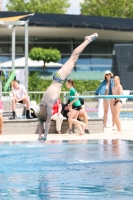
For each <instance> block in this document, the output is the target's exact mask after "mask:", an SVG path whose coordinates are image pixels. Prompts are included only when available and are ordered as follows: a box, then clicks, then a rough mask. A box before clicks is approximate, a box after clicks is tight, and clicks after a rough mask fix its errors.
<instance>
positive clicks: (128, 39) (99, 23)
mask: <svg viewBox="0 0 133 200" xmlns="http://www.w3.org/2000/svg"><path fill="white" fill-rule="evenodd" d="M22 14H25V13H22V12H21V13H20V12H0V18H2V17H10V16H15V15H16V16H17V15H22ZM132 22H133V20H132V19H120V18H109V17H94V16H82V15H65V14H64V15H62V14H39V13H36V14H35V15H34V16H33V17H31V18H30V19H29V51H30V50H31V49H32V48H33V47H42V48H50V47H52V48H57V49H58V50H60V52H61V59H60V60H59V63H62V64H64V63H65V62H66V61H67V60H68V58H69V57H70V55H71V53H72V51H73V50H74V48H76V47H77V46H78V45H79V44H80V43H81V42H82V41H83V40H84V37H85V36H86V35H90V34H92V33H94V32H97V33H98V35H99V37H98V39H97V40H96V41H94V42H92V43H91V44H90V45H88V46H87V47H86V49H85V50H84V51H83V53H82V54H81V55H80V57H79V59H78V61H77V63H76V64H75V68H74V70H75V72H77V74H78V72H79V73H82V72H86V73H89V72H93V73H94V74H96V73H98V72H101V73H103V72H104V71H105V70H112V63H113V59H112V58H113V54H114V46H115V45H116V44H132V42H133V23H132ZM0 28H1V31H0V62H1V63H2V62H5V61H8V60H11V58H12V57H11V54H12V48H11V47H12V30H11V29H9V28H2V26H0ZM24 34H25V33H24V27H22V26H20V27H16V58H20V57H24V55H25V43H24ZM30 70H40V71H41V70H42V69H41V68H34V69H32V68H31V69H30ZM46 70H47V72H53V71H55V70H57V69H56V68H55V67H53V68H52V67H51V68H47V69H46Z"/></svg>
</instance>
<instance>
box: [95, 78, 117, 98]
mask: <svg viewBox="0 0 133 200" xmlns="http://www.w3.org/2000/svg"><path fill="white" fill-rule="evenodd" d="M106 84H107V81H106V79H105V80H104V81H103V82H102V83H101V84H100V86H99V88H98V89H97V90H96V92H95V94H96V95H99V94H101V95H105V91H106ZM113 86H114V79H113V78H111V79H110V87H109V95H112V87H113Z"/></svg>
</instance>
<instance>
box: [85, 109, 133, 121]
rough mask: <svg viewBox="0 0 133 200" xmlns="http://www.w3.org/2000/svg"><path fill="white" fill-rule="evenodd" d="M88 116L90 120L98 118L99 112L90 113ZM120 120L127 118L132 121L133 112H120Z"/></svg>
mask: <svg viewBox="0 0 133 200" xmlns="http://www.w3.org/2000/svg"><path fill="white" fill-rule="evenodd" d="M87 114H88V116H89V117H90V118H98V113H97V112H88V113H87ZM120 118H121V119H125V118H127V119H131V118H133V112H126V111H121V112H120Z"/></svg>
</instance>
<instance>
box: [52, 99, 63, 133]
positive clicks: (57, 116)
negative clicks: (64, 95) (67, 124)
mask: <svg viewBox="0 0 133 200" xmlns="http://www.w3.org/2000/svg"><path fill="white" fill-rule="evenodd" d="M61 110H62V105H61V100H60V99H57V101H56V102H55V103H54V105H53V108H52V111H53V112H52V117H51V119H52V120H55V121H56V133H59V134H61V125H62V122H63V115H62V114H61Z"/></svg>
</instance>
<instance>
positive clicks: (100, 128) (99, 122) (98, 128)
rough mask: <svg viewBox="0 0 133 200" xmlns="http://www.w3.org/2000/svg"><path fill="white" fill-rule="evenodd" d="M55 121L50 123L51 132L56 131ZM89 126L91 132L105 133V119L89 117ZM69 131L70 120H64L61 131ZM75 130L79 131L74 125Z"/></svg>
mask: <svg viewBox="0 0 133 200" xmlns="http://www.w3.org/2000/svg"><path fill="white" fill-rule="evenodd" d="M55 123H56V122H55V121H54V120H52V121H51V124H50V129H49V133H55V131H56V127H55ZM88 127H89V131H90V133H103V132H104V125H103V119H89V120H88ZM67 131H68V121H67V120H63V123H62V126H61V132H62V133H67ZM73 131H74V132H77V129H76V127H75V126H74V127H73Z"/></svg>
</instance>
